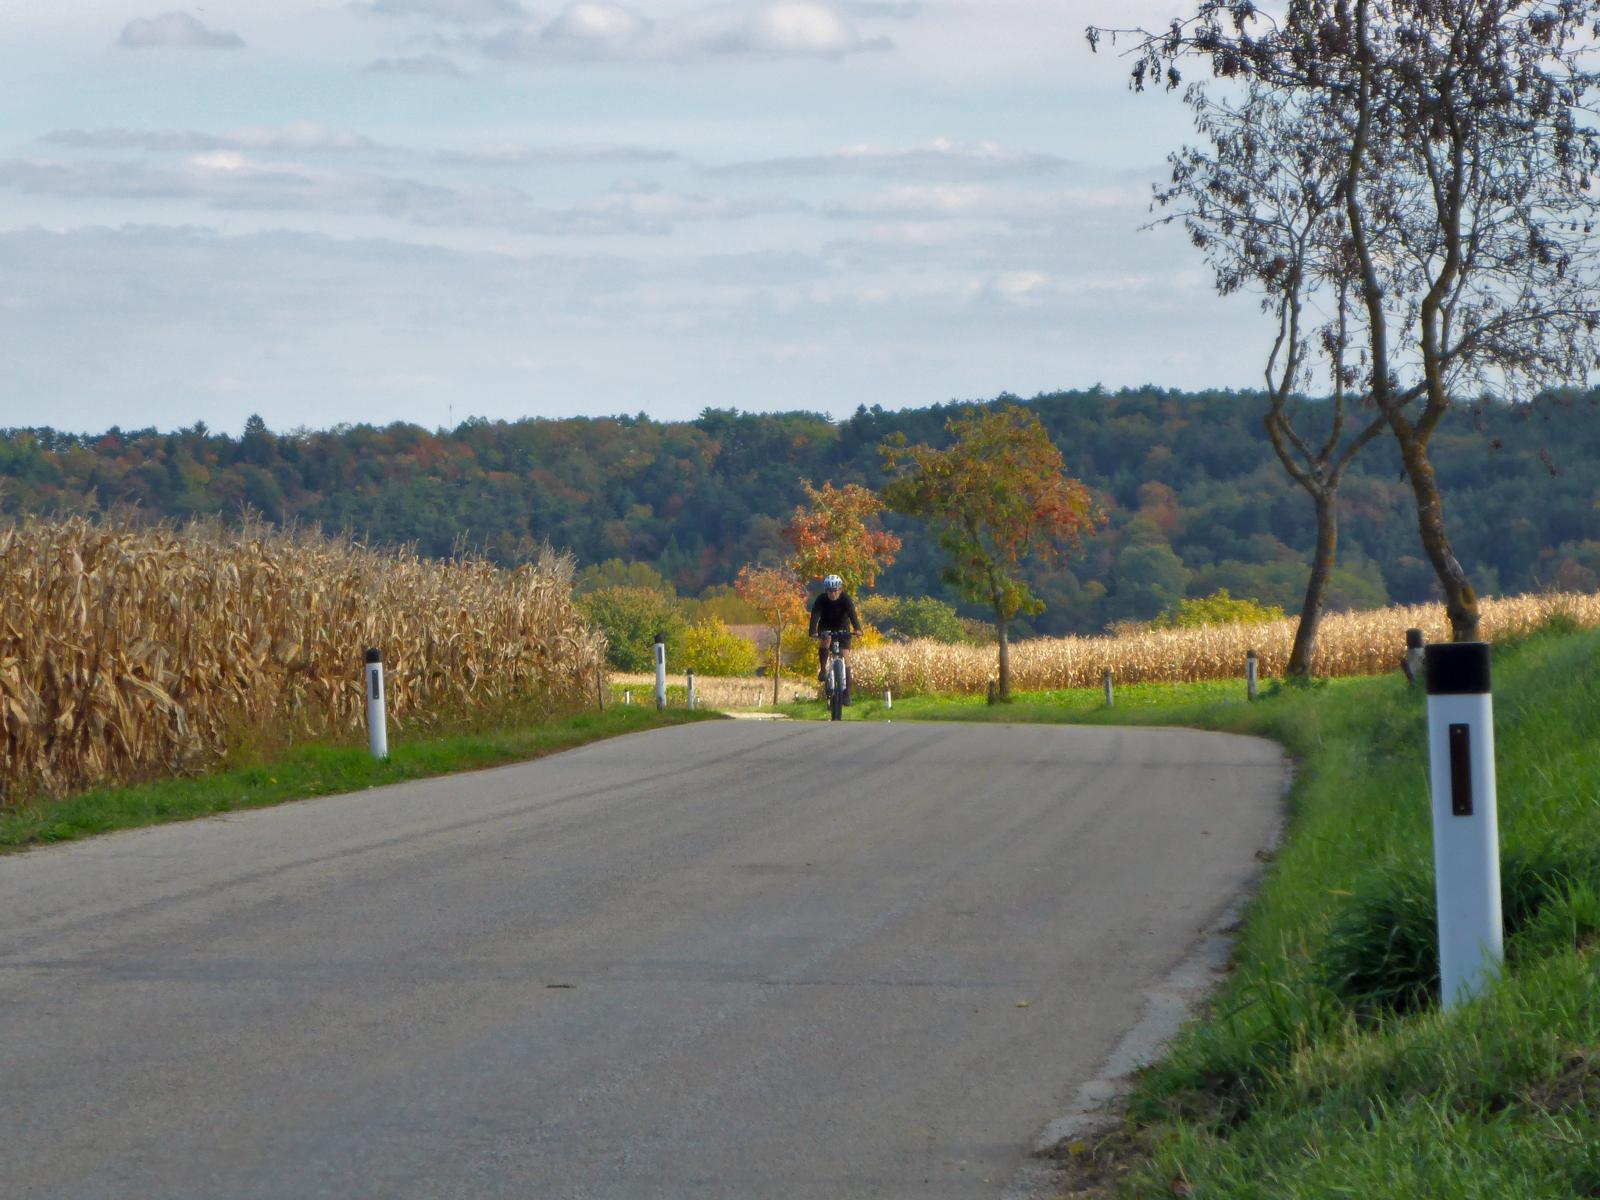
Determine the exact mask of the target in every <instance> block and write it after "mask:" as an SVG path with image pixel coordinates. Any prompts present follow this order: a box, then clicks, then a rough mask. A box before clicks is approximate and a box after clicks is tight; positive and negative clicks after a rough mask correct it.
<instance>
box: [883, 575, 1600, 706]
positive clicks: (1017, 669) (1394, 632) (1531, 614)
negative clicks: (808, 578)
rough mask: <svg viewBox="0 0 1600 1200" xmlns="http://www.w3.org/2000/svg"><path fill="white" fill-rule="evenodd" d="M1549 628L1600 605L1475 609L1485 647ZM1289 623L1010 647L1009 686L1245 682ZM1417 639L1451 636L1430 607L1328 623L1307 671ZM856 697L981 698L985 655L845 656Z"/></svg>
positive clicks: (1380, 653) (1358, 661) (1588, 601)
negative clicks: (1416, 635) (1415, 634)
mask: <svg viewBox="0 0 1600 1200" xmlns="http://www.w3.org/2000/svg"><path fill="white" fill-rule="evenodd" d="M1552 618H1565V619H1567V620H1570V621H1571V622H1573V623H1574V624H1576V625H1579V626H1582V627H1586V628H1587V627H1593V626H1600V596H1585V595H1575V594H1568V593H1562V594H1550V595H1534V596H1517V597H1512V598H1508V599H1503V600H1485V601H1484V602H1483V630H1484V636H1485V637H1487V638H1489V639H1491V640H1492V639H1495V638H1501V637H1506V636H1511V635H1516V634H1522V633H1526V632H1528V631H1530V630H1532V629H1536V628H1538V627H1539V626H1541V625H1544V624H1546V623H1547V622H1549V621H1550V620H1551V619H1552ZM1295 624H1296V621H1295V619H1293V618H1290V619H1285V620H1282V621H1273V622H1267V623H1262V624H1247V625H1207V626H1202V627H1200V628H1195V629H1150V630H1146V631H1145V632H1143V633H1138V634H1133V635H1122V636H1118V637H1065V638H1034V639H1029V640H1026V641H1021V642H1015V643H1013V644H1012V647H1011V686H1012V687H1013V688H1015V689H1016V690H1018V691H1046V690H1051V689H1057V688H1082V687H1094V686H1096V685H1098V684H1099V683H1100V681H1101V679H1102V678H1103V676H1104V674H1105V672H1106V671H1107V670H1110V671H1111V673H1112V676H1113V677H1114V678H1115V679H1116V681H1117V682H1119V683H1198V682H1201V681H1204V680H1209V679H1233V678H1238V677H1240V676H1242V675H1243V674H1244V662H1245V653H1246V651H1249V650H1255V651H1256V653H1257V654H1258V655H1259V660H1260V667H1261V672H1262V674H1263V675H1267V676H1271V675H1281V674H1282V673H1283V672H1284V670H1285V669H1286V668H1287V667H1288V664H1289V651H1290V649H1291V647H1292V646H1293V643H1294V631H1295ZM1408 629H1421V630H1422V631H1423V634H1424V636H1426V637H1427V639H1428V640H1429V641H1430V642H1432V641H1445V640H1447V639H1448V638H1449V636H1450V626H1449V622H1448V620H1447V618H1446V617H1445V612H1444V607H1443V606H1442V605H1437V604H1422V605H1413V606H1410V607H1394V608H1384V609H1378V610H1376V611H1373V612H1354V613H1332V614H1329V615H1328V616H1327V617H1325V618H1324V619H1323V622H1322V627H1321V630H1320V632H1319V634H1318V638H1317V654H1316V659H1315V661H1314V663H1313V671H1314V672H1315V673H1316V674H1318V675H1325V676H1342V675H1378V674H1382V673H1384V672H1387V671H1393V670H1395V669H1397V667H1398V666H1399V663H1400V659H1401V656H1402V655H1403V654H1404V652H1405V644H1406V630H1408ZM852 667H853V670H854V671H855V678H856V684H857V687H858V688H859V689H861V690H863V691H873V692H878V691H882V690H883V689H884V688H886V687H887V688H893V689H894V692H895V694H896V695H916V694H919V693H943V694H968V695H970V694H974V693H980V692H982V691H983V690H984V689H985V687H986V686H987V685H988V681H989V680H990V679H991V678H992V677H993V676H994V674H995V670H996V660H995V651H994V648H993V647H978V646H950V645H945V644H943V643H940V642H932V641H914V642H907V643H903V644H901V645H890V646H881V647H878V648H876V649H871V650H860V651H857V652H856V653H855V654H854V655H853V656H852Z"/></svg>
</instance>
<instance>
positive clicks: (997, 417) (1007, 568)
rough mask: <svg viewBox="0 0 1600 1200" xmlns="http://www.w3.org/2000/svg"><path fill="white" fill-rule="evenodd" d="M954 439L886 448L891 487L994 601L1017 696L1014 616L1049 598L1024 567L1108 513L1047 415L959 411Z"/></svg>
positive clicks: (981, 593) (1003, 662) (971, 584)
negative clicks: (1009, 628)
mask: <svg viewBox="0 0 1600 1200" xmlns="http://www.w3.org/2000/svg"><path fill="white" fill-rule="evenodd" d="M945 428H946V429H947V430H948V431H949V432H950V434H951V436H952V439H953V440H952V442H951V444H950V446H949V447H948V448H946V449H943V450H935V449H934V448H933V447H932V446H926V445H917V446H907V445H905V439H904V437H903V436H898V437H897V439H891V440H889V441H887V442H885V443H884V445H883V446H882V447H881V448H880V450H881V453H882V454H883V457H884V464H885V466H887V467H888V469H889V470H890V471H892V472H896V473H897V474H896V475H895V478H893V479H891V480H890V482H889V483H888V485H887V486H885V488H884V490H883V494H884V498H885V499H886V500H887V501H888V504H889V507H890V508H892V509H893V510H894V511H895V512H902V513H907V514H909V515H911V516H916V517H922V518H923V519H924V520H926V521H928V523H929V524H931V525H932V526H933V528H934V531H935V533H936V535H937V536H938V539H939V545H940V546H941V547H942V548H943V549H944V551H945V553H946V554H948V555H949V557H950V564H949V566H948V567H947V568H946V569H945V572H944V578H945V581H946V582H948V583H950V584H952V585H954V586H955V588H956V589H957V590H958V591H959V592H960V593H961V594H962V595H963V596H965V597H966V598H967V599H969V600H975V601H982V602H986V603H988V604H989V605H991V606H992V607H993V608H994V618H995V627H996V629H997V630H998V631H999V634H1000V688H999V698H1000V699H1002V700H1009V699H1010V698H1011V647H1010V643H1009V641H1008V640H1007V637H1006V623H1007V622H1008V621H1009V620H1010V619H1011V618H1012V617H1014V616H1016V615H1017V614H1018V613H1036V612H1040V611H1042V610H1043V609H1044V604H1043V603H1042V602H1041V601H1040V600H1039V598H1038V597H1036V596H1035V595H1034V594H1033V593H1032V592H1031V591H1029V590H1028V585H1027V584H1026V583H1025V582H1024V581H1023V580H1022V578H1021V576H1020V567H1021V565H1022V563H1023V562H1024V561H1025V560H1027V559H1029V558H1034V559H1039V560H1042V561H1046V562H1048V561H1050V560H1051V559H1053V558H1056V557H1058V556H1060V555H1062V554H1064V553H1066V552H1068V551H1069V550H1074V549H1076V548H1077V547H1078V546H1079V544H1080V543H1081V542H1082V540H1083V537H1084V535H1085V534H1089V533H1093V532H1094V527H1095V526H1096V525H1097V524H1099V523H1101V522H1103V521H1104V520H1105V515H1104V514H1103V513H1101V512H1100V511H1099V510H1098V509H1097V508H1096V507H1095V505H1094V502H1093V501H1092V500H1091V499H1090V497H1089V491H1088V489H1087V488H1085V487H1084V486H1083V484H1082V483H1080V482H1079V481H1078V480H1076V479H1070V478H1068V477H1067V475H1066V464H1065V463H1063V462H1062V459H1061V451H1059V450H1057V449H1056V447H1055V444H1054V443H1053V442H1051V440H1050V435H1049V434H1048V433H1047V432H1046V431H1045V428H1044V426H1043V425H1041V424H1040V423H1039V418H1038V417H1037V416H1035V415H1034V414H1033V413H1031V412H1029V411H1028V410H1027V409H1025V408H1022V407H1020V406H1018V405H1015V404H1012V405H1007V406H1006V407H1005V408H1000V409H988V410H979V411H977V412H974V413H972V414H970V415H968V416H962V417H951V418H950V420H949V421H947V422H945Z"/></svg>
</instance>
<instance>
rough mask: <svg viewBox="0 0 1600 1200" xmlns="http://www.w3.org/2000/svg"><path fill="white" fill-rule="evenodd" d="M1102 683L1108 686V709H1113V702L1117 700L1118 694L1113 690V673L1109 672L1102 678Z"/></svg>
mask: <svg viewBox="0 0 1600 1200" xmlns="http://www.w3.org/2000/svg"><path fill="white" fill-rule="evenodd" d="M1102 682H1103V683H1104V684H1105V685H1106V707H1107V708H1110V707H1112V704H1113V702H1114V701H1115V700H1116V693H1115V692H1114V691H1113V690H1112V687H1111V672H1110V671H1107V672H1106V673H1105V675H1104V676H1103V677H1102Z"/></svg>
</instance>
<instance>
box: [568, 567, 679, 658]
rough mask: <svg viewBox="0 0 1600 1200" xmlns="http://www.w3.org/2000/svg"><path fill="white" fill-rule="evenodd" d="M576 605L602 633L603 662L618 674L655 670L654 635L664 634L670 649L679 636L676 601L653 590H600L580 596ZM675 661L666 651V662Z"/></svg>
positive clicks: (628, 588) (677, 641)
mask: <svg viewBox="0 0 1600 1200" xmlns="http://www.w3.org/2000/svg"><path fill="white" fill-rule="evenodd" d="M579 605H580V607H581V608H582V610H583V612H584V615H585V616H587V617H588V618H589V620H591V621H593V622H594V623H595V624H596V625H598V626H599V627H600V629H601V631H602V632H604V633H605V635H606V659H607V661H608V662H610V663H611V665H612V666H614V667H616V668H617V669H618V670H621V671H653V670H654V669H655V665H656V660H655V650H654V649H653V647H654V645H655V640H656V634H657V633H662V634H665V635H666V640H667V645H668V646H669V647H672V648H673V649H676V647H677V646H678V644H679V643H680V641H681V639H682V637H683V633H684V628H685V622H684V619H683V614H682V613H680V612H679V611H678V604H677V601H676V600H674V599H673V598H672V597H671V596H668V595H667V594H665V593H664V592H659V591H656V590H655V589H653V588H642V587H604V588H601V589H599V590H598V591H595V592H590V593H589V594H588V595H587V596H584V597H583V598H582V599H581V600H580V601H579ZM676 658H677V654H676V653H672V652H670V651H669V656H668V661H669V662H673V661H675V660H676Z"/></svg>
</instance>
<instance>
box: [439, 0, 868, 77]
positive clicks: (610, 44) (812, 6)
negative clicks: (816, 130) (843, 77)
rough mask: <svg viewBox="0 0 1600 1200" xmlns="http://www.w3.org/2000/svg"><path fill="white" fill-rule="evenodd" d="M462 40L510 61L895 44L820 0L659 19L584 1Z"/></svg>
mask: <svg viewBox="0 0 1600 1200" xmlns="http://www.w3.org/2000/svg"><path fill="white" fill-rule="evenodd" d="M461 44H462V45H466V46H470V47H473V48H475V49H477V50H479V51H481V52H482V53H484V54H486V55H488V56H490V57H491V58H498V59H501V60H503V61H508V62H542V61H550V60H560V59H562V58H573V57H578V58H589V59H618V60H644V61H662V62H693V61H703V60H706V59H711V58H717V57H756V58H838V57H841V56H843V55H847V54H854V53H857V52H860V51H868V50H887V49H890V48H891V45H892V44H891V43H890V42H889V41H888V39H886V38H881V37H879V38H866V37H863V36H862V35H861V34H860V33H859V32H858V31H857V29H856V27H855V26H854V24H853V23H852V22H851V21H850V20H849V18H848V17H847V16H846V15H845V13H844V12H843V11H842V10H841V9H840V8H839V7H838V6H837V5H835V4H831V3H823V2H820V0H778V2H773V0H767V2H765V3H756V4H752V3H742V4H720V5H714V6H711V7H702V8H695V9H691V10H688V11H686V12H682V13H679V14H676V15H673V16H669V17H662V18H661V19H660V20H657V21H652V20H650V19H648V18H646V17H644V16H641V15H640V14H639V13H637V12H635V11H634V10H633V9H631V8H626V7H624V6H622V5H619V4H612V3H602V2H599V0H580V2H579V3H574V4H569V5H568V6H567V7H566V8H565V9H563V10H562V12H561V13H560V14H559V15H558V16H556V17H555V18H554V19H553V20H551V21H549V22H548V23H546V24H545V25H544V26H543V27H541V28H535V27H533V26H520V27H512V28H507V29H503V30H501V31H500V32H498V33H496V34H494V35H492V36H489V37H467V38H464V39H462V41H461Z"/></svg>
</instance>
